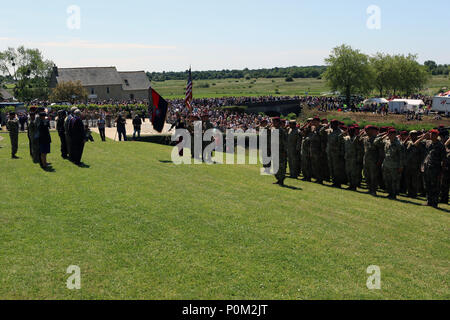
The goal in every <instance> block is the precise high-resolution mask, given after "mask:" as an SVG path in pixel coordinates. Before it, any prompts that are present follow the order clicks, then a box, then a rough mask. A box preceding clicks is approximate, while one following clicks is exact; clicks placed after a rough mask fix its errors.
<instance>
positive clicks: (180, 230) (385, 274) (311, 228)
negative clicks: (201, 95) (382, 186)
mask: <svg viewBox="0 0 450 320" xmlns="http://www.w3.org/2000/svg"><path fill="white" fill-rule="evenodd" d="M2 136H3V137H4V138H5V139H4V140H2V141H0V145H1V146H3V147H2V148H0V170H1V172H2V180H1V181H2V183H1V184H0V252H1V254H0V299H123V298H129V299H449V298H450V290H449V280H450V279H449V261H450V250H449V249H450V246H449V243H450V242H449V240H450V237H449V236H450V233H449V226H450V217H449V209H450V207H448V206H444V207H443V210H434V209H431V208H426V207H422V206H420V205H419V204H422V203H423V202H422V201H418V200H413V201H410V200H408V199H406V198H401V199H400V200H401V201H396V202H393V201H389V200H387V199H384V198H382V197H380V198H372V197H370V196H368V195H366V194H364V193H363V192H364V191H363V190H360V192H348V191H345V190H336V189H333V188H330V187H327V186H319V185H316V184H314V183H304V182H300V181H293V180H287V184H288V185H289V186H291V188H280V187H279V186H274V185H272V182H273V181H274V179H273V178H272V177H269V176H261V175H260V174H259V168H258V167H257V166H254V165H242V166H226V165H213V166H207V165H195V166H175V165H173V164H172V163H171V162H170V153H171V151H172V149H171V148H170V147H167V146H162V145H155V144H150V143H139V142H128V143H114V142H112V141H108V142H106V143H101V142H98V141H99V139H98V136H97V135H95V136H94V137H95V138H96V142H95V143H90V144H87V145H86V148H85V155H84V162H85V163H86V165H87V166H88V167H86V168H79V167H76V166H74V165H72V164H71V163H70V162H68V161H63V160H62V159H61V158H60V157H59V154H58V149H59V143H58V142H57V140H58V138H57V136H56V135H55V134H53V141H54V143H53V144H52V154H51V155H49V160H50V162H52V163H53V167H54V169H55V172H44V171H42V170H41V169H40V168H39V166H37V165H34V164H32V162H31V160H30V158H29V155H28V154H27V139H26V136H25V135H24V134H21V135H20V145H19V154H18V155H19V156H20V157H21V159H20V160H11V159H10V146H9V138H8V137H7V135H5V134H2ZM70 265H78V266H80V268H81V286H82V288H81V290H75V291H72V290H69V289H67V288H66V280H67V278H68V277H69V276H70V275H69V274H66V269H67V268H68V266H70ZM370 265H378V266H380V268H381V281H382V289H381V290H374V291H371V290H368V289H367V287H366V281H367V278H368V276H369V275H368V274H366V269H367V267H368V266H370Z"/></svg>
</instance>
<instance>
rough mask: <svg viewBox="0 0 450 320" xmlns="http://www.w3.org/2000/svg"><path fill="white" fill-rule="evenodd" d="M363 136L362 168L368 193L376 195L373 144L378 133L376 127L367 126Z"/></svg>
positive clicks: (375, 164)
mask: <svg viewBox="0 0 450 320" xmlns="http://www.w3.org/2000/svg"><path fill="white" fill-rule="evenodd" d="M364 131H365V132H364V133H365V136H363V137H362V142H363V145H364V158H363V170H364V177H365V178H366V183H367V187H368V188H369V194H371V195H373V196H376V195H377V189H378V177H379V174H378V164H377V163H378V148H377V146H376V145H375V139H376V138H377V135H378V128H377V127H375V126H367V127H366V128H365V130H364Z"/></svg>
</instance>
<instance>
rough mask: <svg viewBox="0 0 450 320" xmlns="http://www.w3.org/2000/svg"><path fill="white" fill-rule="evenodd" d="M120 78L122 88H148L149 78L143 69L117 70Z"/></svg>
mask: <svg viewBox="0 0 450 320" xmlns="http://www.w3.org/2000/svg"><path fill="white" fill-rule="evenodd" d="M119 76H120V77H121V78H122V88H123V90H124V91H127V90H148V88H150V80H149V79H148V77H147V75H146V74H145V72H144V71H129V72H119Z"/></svg>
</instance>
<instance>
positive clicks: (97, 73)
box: [50, 67, 150, 100]
mask: <svg viewBox="0 0 450 320" xmlns="http://www.w3.org/2000/svg"><path fill="white" fill-rule="evenodd" d="M67 81H72V82H76V81H80V82H81V84H82V85H83V87H84V89H86V91H87V93H88V97H89V99H90V100H109V99H112V100H134V99H136V100H148V89H149V88H150V81H149V79H148V77H147V75H146V74H145V72H144V71H129V72H119V71H117V69H116V67H92V68H58V67H54V68H53V72H52V76H51V80H50V87H51V88H55V87H56V85H57V84H58V83H61V82H67Z"/></svg>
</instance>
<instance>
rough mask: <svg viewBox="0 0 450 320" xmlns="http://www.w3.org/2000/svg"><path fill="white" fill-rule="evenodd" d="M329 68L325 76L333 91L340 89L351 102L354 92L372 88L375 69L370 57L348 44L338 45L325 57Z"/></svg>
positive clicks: (348, 102) (363, 92)
mask: <svg viewBox="0 0 450 320" xmlns="http://www.w3.org/2000/svg"><path fill="white" fill-rule="evenodd" d="M325 63H326V64H327V66H328V68H327V71H326V72H325V73H324V77H325V79H326V80H327V82H328V85H329V86H330V87H331V89H332V90H333V91H336V90H339V91H341V93H343V94H344V95H345V97H346V100H347V104H350V102H351V96H352V94H357V93H362V94H365V93H368V92H370V90H371V89H372V79H373V69H372V67H371V65H370V63H369V57H368V56H367V55H365V54H363V53H361V52H360V51H359V50H354V49H352V47H350V46H348V45H345V44H344V45H342V46H340V47H336V48H334V49H333V51H332V52H331V54H330V56H329V57H328V58H327V59H325Z"/></svg>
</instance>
